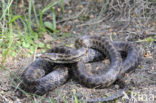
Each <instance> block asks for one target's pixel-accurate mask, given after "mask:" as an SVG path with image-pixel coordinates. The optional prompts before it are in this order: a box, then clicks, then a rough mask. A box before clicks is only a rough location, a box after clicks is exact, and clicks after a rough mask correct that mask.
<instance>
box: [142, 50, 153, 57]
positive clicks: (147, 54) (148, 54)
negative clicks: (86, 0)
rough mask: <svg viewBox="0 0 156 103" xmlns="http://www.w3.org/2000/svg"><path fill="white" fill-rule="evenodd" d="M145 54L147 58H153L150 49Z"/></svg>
mask: <svg viewBox="0 0 156 103" xmlns="http://www.w3.org/2000/svg"><path fill="white" fill-rule="evenodd" d="M144 56H145V57H146V58H152V56H151V53H150V52H149V51H147V52H146V53H145V55H144Z"/></svg>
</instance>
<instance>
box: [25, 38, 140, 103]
mask: <svg viewBox="0 0 156 103" xmlns="http://www.w3.org/2000/svg"><path fill="white" fill-rule="evenodd" d="M75 46H76V47H77V49H73V48H69V47H54V48H52V49H50V50H49V51H48V52H47V53H44V54H42V55H41V56H40V58H38V59H37V60H35V61H34V62H33V63H31V64H30V65H29V66H28V67H27V70H26V71H25V72H24V77H23V80H24V83H25V84H27V85H29V88H31V90H32V91H34V92H35V93H36V94H38V95H43V94H45V93H46V92H48V91H50V90H53V89H54V88H56V87H57V86H60V85H62V84H63V83H65V82H66V81H67V79H68V78H69V74H68V71H69V69H70V67H69V65H72V69H71V70H72V73H73V75H74V77H76V78H77V79H78V80H79V81H80V82H81V83H83V84H85V85H86V86H88V87H94V86H98V87H100V88H103V87H108V86H110V85H111V84H112V83H114V82H115V81H116V80H117V79H120V78H121V77H122V76H123V74H124V73H125V72H127V71H128V70H131V69H133V68H134V67H135V66H136V65H137V63H138V58H139V54H138V49H137V47H136V46H135V45H134V44H133V43H132V42H123V41H116V42H110V41H109V40H108V39H107V38H104V37H101V36H83V37H81V38H79V39H77V40H76V41H75ZM121 52H125V53H126V54H127V55H126V58H125V59H122V58H121ZM104 55H106V56H107V57H108V58H109V59H110V66H109V69H108V71H107V72H105V73H102V74H100V75H91V74H89V73H88V72H87V70H86V68H87V67H85V63H88V62H93V61H94V60H98V59H99V60H100V59H101V58H104ZM122 92H123V91H121V92H120V93H117V94H115V95H114V96H111V97H106V98H104V99H103V98H102V99H93V100H86V101H87V102H99V101H102V102H106V101H111V100H114V99H116V98H119V97H120V96H121V95H122Z"/></svg>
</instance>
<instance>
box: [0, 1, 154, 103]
mask: <svg viewBox="0 0 156 103" xmlns="http://www.w3.org/2000/svg"><path fill="white" fill-rule="evenodd" d="M22 1H23V0H0V69H1V70H6V71H9V72H10V73H11V75H13V76H14V77H15V79H16V80H17V81H18V82H19V83H20V82H22V81H21V80H20V78H19V77H18V76H17V75H16V74H14V73H13V72H11V71H10V69H7V68H6V67H5V66H4V65H3V64H5V62H6V61H7V59H8V58H9V57H11V58H14V57H17V58H18V57H29V56H32V55H33V54H34V53H36V51H37V50H40V52H45V51H46V50H47V49H50V47H51V46H50V43H44V42H43V40H42V39H43V37H44V36H45V35H46V34H48V35H50V36H52V37H53V38H55V37H56V38H55V40H57V39H58V38H59V37H61V38H65V37H71V36H73V34H71V33H70V31H69V32H68V28H70V27H68V26H67V28H65V29H67V30H66V31H67V32H62V30H61V29H58V27H59V26H58V24H59V23H60V22H65V21H70V20H71V21H72V20H73V21H72V22H77V20H78V22H79V23H78V25H77V24H76V26H78V27H83V26H88V28H89V29H91V28H90V27H89V26H90V25H95V24H100V23H102V22H105V21H106V22H107V20H110V21H111V22H112V21H113V22H114V21H115V22H117V21H118V20H119V19H120V18H121V17H123V18H124V19H125V18H126V20H125V21H128V23H127V24H129V25H130V22H133V23H134V22H136V24H138V25H139V26H138V25H136V27H134V28H135V29H134V30H131V31H128V32H129V33H131V34H132V35H133V34H134V35H137V36H138V37H139V39H137V40H138V41H136V42H141V43H145V42H146V43H155V42H156V35H155V34H156V32H155V31H154V30H153V29H151V28H152V26H156V12H155V11H154V10H156V8H155V7H156V0H117V1H116V0H106V1H105V0H95V1H89V0H88V1H87V0H84V1H85V2H82V3H80V4H85V3H86V2H88V4H87V5H85V6H86V7H85V6H82V5H80V7H79V8H80V13H76V14H77V15H76V16H73V17H70V16H67V17H68V18H64V17H62V18H61V20H60V21H57V19H58V18H59V17H58V14H59V13H61V16H62V15H65V11H66V8H68V7H65V6H64V5H65V4H64V1H70V0H52V1H54V2H51V3H48V4H47V5H45V6H43V7H37V6H36V4H35V0H27V4H26V5H23V4H22V3H19V2H22ZM41 1H46V0H41ZM71 1H72V0H71ZM82 1H83V0H82ZM75 2H76V1H75ZM94 2H96V3H97V5H96V3H94ZM99 5H100V6H99ZM81 6H82V7H81ZM57 7H59V8H61V9H58V10H57ZM21 8H22V10H23V8H25V9H24V10H23V11H25V12H22V13H21V12H20V9H21ZM74 8H76V9H77V7H75V5H74ZM79 8H78V9H79ZM99 8H100V9H99ZM81 10H82V11H81ZM87 10H88V11H87ZM58 11H60V12H59V13H58ZM73 11H74V10H73ZM97 11H98V12H97ZM69 12H71V11H70V10H69ZM57 13H58V14H57ZM94 13H95V14H94ZM47 14H48V15H47ZM69 14H70V13H69ZM49 15H50V16H49ZM45 16H46V17H48V19H50V20H51V21H49V20H48V19H47V18H46V19H45ZM74 20H75V21H74ZM143 20H144V23H142V21H143ZM121 21H122V20H121ZM123 21H124V20H123ZM149 21H151V22H152V23H151V25H152V26H148V23H149ZM139 23H140V24H139ZM67 24H68V23H67ZM125 24H126V23H125ZM106 25H107V24H106ZM73 28H74V27H73ZM93 28H94V27H93ZM125 28H126V26H125V27H123V29H125ZM154 28H155V29H156V27H154ZM137 29H139V30H137ZM84 31H85V30H84ZM86 31H87V30H86ZM108 31H110V32H112V34H113V33H114V32H113V29H112V28H110V29H109V30H108ZM118 33H120V32H118ZM60 34H61V35H60ZM80 34H81V33H80ZM82 34H83V33H82ZM87 34H88V32H87ZM151 35H155V36H151ZM141 37H142V39H141V40H140V38H141ZM149 55H150V54H148V55H147V57H150V56H149ZM145 56H146V55H145ZM8 78H9V80H10V81H11V84H12V85H13V87H14V88H16V89H18V90H20V91H21V92H22V93H23V94H25V95H26V96H27V97H29V98H32V103H41V102H42V100H45V101H47V102H48V103H57V101H56V100H54V99H53V98H52V97H51V98H50V97H49V98H43V97H39V96H37V97H38V98H39V99H38V100H37V101H36V99H34V98H36V95H32V94H29V93H27V92H25V91H24V90H22V89H21V88H19V87H18V86H19V84H17V83H16V82H15V81H14V80H13V79H12V78H11V77H10V76H8ZM72 89H73V88H72ZM63 98H64V101H63V102H64V103H68V99H67V98H66V97H63ZM73 100H74V102H75V103H80V100H79V99H78V97H77V94H76V90H74V89H73Z"/></svg>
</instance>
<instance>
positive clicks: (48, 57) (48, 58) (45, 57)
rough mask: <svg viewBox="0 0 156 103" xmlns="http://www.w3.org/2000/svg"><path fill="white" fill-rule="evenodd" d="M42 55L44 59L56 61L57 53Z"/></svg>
mask: <svg viewBox="0 0 156 103" xmlns="http://www.w3.org/2000/svg"><path fill="white" fill-rule="evenodd" d="M40 57H41V58H42V59H44V60H47V61H50V62H52V61H56V53H44V54H42V55H40Z"/></svg>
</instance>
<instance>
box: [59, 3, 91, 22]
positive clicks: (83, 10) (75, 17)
mask: <svg viewBox="0 0 156 103" xmlns="http://www.w3.org/2000/svg"><path fill="white" fill-rule="evenodd" d="M89 4H90V3H88V4H87V6H86V7H85V8H83V9H82V10H81V11H80V12H79V13H78V14H77V15H75V16H72V17H70V18H65V19H63V20H60V21H58V22H56V23H61V22H65V21H69V20H73V19H77V18H78V17H79V16H80V15H81V14H82V13H83V12H85V11H86V10H87V8H88V6H89Z"/></svg>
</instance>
